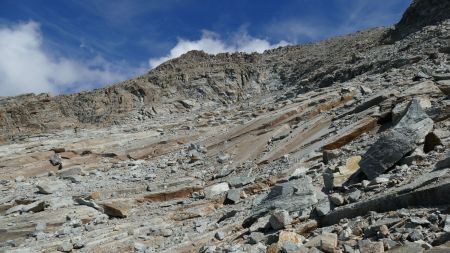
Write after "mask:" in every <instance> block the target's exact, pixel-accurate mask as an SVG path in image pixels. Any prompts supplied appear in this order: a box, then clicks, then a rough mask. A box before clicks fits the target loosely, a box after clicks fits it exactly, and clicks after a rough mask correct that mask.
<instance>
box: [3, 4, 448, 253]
mask: <svg viewBox="0 0 450 253" xmlns="http://www.w3.org/2000/svg"><path fill="white" fill-rule="evenodd" d="M448 13H450V2H449V1H433V0H416V1H413V3H412V5H411V6H410V7H409V9H408V10H407V11H406V12H405V14H404V15H403V18H402V19H401V20H400V22H399V23H398V24H397V25H396V26H395V27H393V28H377V29H371V30H367V31H363V32H358V33H355V34H351V35H347V36H342V37H337V38H333V39H329V40H325V41H321V42H318V43H314V44H306V45H299V46H288V47H282V48H277V49H273V50H269V51H266V52H264V53H263V54H256V53H254V54H242V53H235V54H218V55H215V56H213V55H208V54H206V53H204V52H199V51H191V52H188V53H186V54H185V55H183V56H181V57H179V58H177V59H173V60H170V61H168V62H165V63H163V64H162V65H160V66H159V67H157V68H155V69H153V70H151V71H150V72H149V73H147V74H146V75H143V76H140V77H138V78H136V79H133V80H129V81H125V82H123V83H120V84H117V85H114V86H111V87H107V88H102V89H97V90H94V91H90V92H82V93H77V94H69V95H61V96H55V97H52V96H50V95H48V94H40V95H32V94H29V95H22V96H17V97H4V98H0V126H1V132H0V143H1V145H0V252H1V251H4V252H54V251H59V252H202V253H207V252H208V253H212V252H252V253H259V252H270V253H275V252H288V253H291V252H302V253H303V252H305V253H313V252H314V253H317V252H318V253H320V252H325V253H338V252H344V253H382V252H393V253H399V252H408V253H416V252H429V253H432V252H434V253H437V252H450V242H449V241H450V199H449V198H448V196H449V194H450V152H449V146H450V99H449V98H450V97H449V96H450V63H449V61H450V56H449V54H450V19H449V18H450V17H449V16H448Z"/></svg>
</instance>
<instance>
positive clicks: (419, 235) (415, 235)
mask: <svg viewBox="0 0 450 253" xmlns="http://www.w3.org/2000/svg"><path fill="white" fill-rule="evenodd" d="M408 238H409V239H410V240H411V241H413V242H415V241H419V240H422V239H424V236H423V234H422V232H420V230H418V229H414V231H413V232H411V233H410V234H409V235H408Z"/></svg>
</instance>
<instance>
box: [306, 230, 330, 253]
mask: <svg viewBox="0 0 450 253" xmlns="http://www.w3.org/2000/svg"><path fill="white" fill-rule="evenodd" d="M337 243H338V238H337V235H336V234H334V233H323V234H321V235H319V236H316V237H314V238H312V239H311V240H309V241H308V242H307V243H306V244H305V246H306V247H309V248H312V247H317V248H320V249H321V250H323V251H325V252H327V253H333V252H334V250H335V249H336V247H337Z"/></svg>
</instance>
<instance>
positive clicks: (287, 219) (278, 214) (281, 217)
mask: <svg viewBox="0 0 450 253" xmlns="http://www.w3.org/2000/svg"><path fill="white" fill-rule="evenodd" d="M269 222H270V226H271V227H272V228H273V229H275V230H280V229H282V228H285V227H286V226H288V225H290V224H291V223H292V218H291V216H290V215H289V212H287V211H286V210H277V211H275V212H274V213H273V214H272V216H270V219H269Z"/></svg>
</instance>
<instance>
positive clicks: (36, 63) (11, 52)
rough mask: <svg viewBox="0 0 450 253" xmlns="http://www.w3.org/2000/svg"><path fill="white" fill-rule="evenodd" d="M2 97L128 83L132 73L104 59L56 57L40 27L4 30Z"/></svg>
mask: <svg viewBox="0 0 450 253" xmlns="http://www.w3.org/2000/svg"><path fill="white" fill-rule="evenodd" d="M0 56H1V57H0V96H11V95H18V94H21V93H29V92H34V93H40V92H51V93H53V94H59V93H61V92H65V91H79V90H84V89H89V88H93V87H98V86H100V85H105V84H110V83H114V82H118V81H121V80H124V79H126V77H127V76H128V75H129V74H130V73H129V71H130V69H124V68H123V67H119V65H117V64H112V63H109V62H107V61H106V60H104V59H103V58H101V57H95V58H94V59H90V60H87V61H80V60H74V59H68V58H64V57H54V56H52V54H51V53H49V52H47V51H46V50H44V47H43V38H42V33H41V31H40V28H39V24H38V23H35V22H28V23H22V24H17V25H14V26H9V27H8V26H2V27H0Z"/></svg>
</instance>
